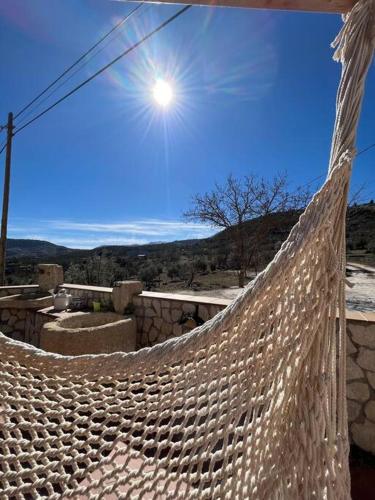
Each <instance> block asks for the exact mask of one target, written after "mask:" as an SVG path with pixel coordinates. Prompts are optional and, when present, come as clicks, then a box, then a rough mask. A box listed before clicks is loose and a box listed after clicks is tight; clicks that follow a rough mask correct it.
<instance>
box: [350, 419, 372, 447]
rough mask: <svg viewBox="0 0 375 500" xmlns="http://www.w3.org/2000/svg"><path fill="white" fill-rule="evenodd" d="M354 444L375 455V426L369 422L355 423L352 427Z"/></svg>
mask: <svg viewBox="0 0 375 500" xmlns="http://www.w3.org/2000/svg"><path fill="white" fill-rule="evenodd" d="M350 430H351V432H352V438H353V441H354V443H355V444H356V445H357V446H359V447H360V448H362V449H363V450H366V451H369V452H370V453H374V454H375V425H374V424H373V423H372V422H370V421H369V420H365V422H364V423H361V424H358V423H356V422H355V423H353V424H352V425H351V427H350Z"/></svg>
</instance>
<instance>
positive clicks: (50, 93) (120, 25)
mask: <svg viewBox="0 0 375 500" xmlns="http://www.w3.org/2000/svg"><path fill="white" fill-rule="evenodd" d="M143 4H144V2H142V3H141V4H140V5H139V6H138V8H139V7H140V6H142V5H143ZM150 7H151V6H150V5H149V6H148V8H150ZM137 10H138V9H137ZM135 11H136V10H135V9H134V10H133V11H132V12H131V13H130V14H129V15H128V16H126V18H124V19H123V20H122V21H121V23H119V24H117V25H116V26H115V28H113V29H111V31H110V32H108V33H107V35H106V36H105V37H103V38H102V39H101V40H100V41H99V42H98V43H96V44H95V45H94V46H93V47H92V49H94V48H95V47H97V46H98V44H99V43H101V42H102V41H103V40H105V39H106V38H107V36H108V35H110V34H111V33H113V32H114V30H115V29H116V30H117V31H118V32H117V33H116V35H115V36H114V37H112V38H110V39H109V40H107V43H105V44H104V45H102V46H101V47H99V48H98V49H97V50H96V51H95V52H93V53H92V54H91V55H90V57H85V56H83V57H84V60H83V62H82V64H80V65H79V66H78V67H77V68H76V70H75V71H73V72H72V73H70V75H67V76H66V78H64V79H63V80H62V81H61V82H60V83H59V85H57V86H55V87H54V88H52V90H51V91H50V92H48V93H47V94H46V95H45V96H44V97H43V99H41V100H39V101H38V102H36V104H35V105H34V106H31V108H30V109H29V110H28V111H27V113H26V114H25V115H24V116H23V117H22V118H21V123H18V124H17V126H18V127H22V125H23V124H24V123H26V121H27V118H28V117H29V116H30V115H33V113H34V112H35V111H36V110H37V109H38V108H40V107H41V106H42V105H43V103H44V102H46V101H47V100H48V99H49V98H50V97H51V96H52V95H53V94H55V93H56V92H57V91H58V90H59V89H61V87H63V86H64V85H66V84H67V83H68V82H69V81H70V80H71V79H72V78H73V77H74V76H75V75H76V74H77V73H79V72H80V71H81V70H82V69H83V68H84V67H85V66H87V64H88V63H89V62H90V61H91V60H92V59H93V58H94V57H96V56H97V55H98V54H100V53H101V52H102V51H103V50H104V49H105V48H106V47H107V46H108V45H109V44H110V43H112V42H113V41H114V40H115V38H117V37H118V36H119V35H120V34H121V31H119V30H118V29H119V28H121V27H123V26H124V24H125V21H127V20H129V18H130V16H131V15H132V14H135ZM87 54H88V53H86V55H87ZM79 60H82V58H79ZM79 60H77V62H78V61H79ZM75 64H76V63H75ZM73 67H74V66H73V65H72V66H70V69H72V68H73ZM68 71H69V70H67V71H66V72H65V74H66V73H67V72H68ZM61 77H63V74H62V75H61ZM56 82H57V81H55V83H56ZM49 88H51V86H50V87H49ZM47 90H48V88H47V89H46V90H45V92H46V91H47ZM45 92H44V93H45ZM41 95H42V94H40V95H39V96H41ZM30 104H31V103H30ZM25 111H26V109H25Z"/></svg>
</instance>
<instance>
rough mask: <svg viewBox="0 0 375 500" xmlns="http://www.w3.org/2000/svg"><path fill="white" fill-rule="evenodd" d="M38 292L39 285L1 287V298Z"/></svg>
mask: <svg viewBox="0 0 375 500" xmlns="http://www.w3.org/2000/svg"><path fill="white" fill-rule="evenodd" d="M38 290H39V285H21V286H19V285H18V286H0V297H8V296H9V295H17V294H20V293H29V292H36V291H38Z"/></svg>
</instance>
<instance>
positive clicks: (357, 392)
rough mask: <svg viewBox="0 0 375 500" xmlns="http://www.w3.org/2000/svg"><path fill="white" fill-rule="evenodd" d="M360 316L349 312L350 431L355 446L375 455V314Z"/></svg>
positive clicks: (348, 394) (348, 373) (348, 385)
mask: <svg viewBox="0 0 375 500" xmlns="http://www.w3.org/2000/svg"><path fill="white" fill-rule="evenodd" d="M359 314H361V316H362V318H360V317H357V318H353V314H352V313H350V312H349V314H348V316H349V318H348V321H347V333H348V338H347V342H348V345H347V399H348V419H349V429H350V435H351V438H352V440H353V442H354V443H355V444H357V445H358V446H359V447H360V448H362V449H364V450H366V451H370V452H371V453H374V454H375V313H359ZM351 316H352V317H351ZM350 317H351V318H350Z"/></svg>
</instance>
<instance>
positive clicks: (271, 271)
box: [0, 0, 375, 500]
mask: <svg viewBox="0 0 375 500" xmlns="http://www.w3.org/2000/svg"><path fill="white" fill-rule="evenodd" d="M373 12H374V0H361V1H360V2H359V3H358V4H356V6H355V7H354V8H353V10H352V12H351V13H350V14H349V15H348V16H347V17H346V19H345V21H346V22H345V24H344V28H343V30H342V31H341V33H340V35H339V37H338V39H337V41H336V43H337V45H338V49H337V52H336V56H337V57H338V58H339V59H340V60H341V61H342V63H343V74H342V80H341V84H340V88H339V93H338V102H337V118H336V125H335V133H334V141H333V147H332V153H331V162H330V173H329V175H328V178H327V180H326V182H325V184H324V185H323V187H322V188H321V190H320V191H319V192H318V193H317V194H316V195H315V196H314V198H313V200H312V202H311V203H310V204H309V206H308V207H307V209H306V211H305V213H304V214H303V215H302V216H301V218H300V220H299V222H298V224H297V225H296V226H295V227H294V228H293V230H292V231H291V234H290V235H289V237H288V239H287V241H286V242H285V243H284V244H283V246H282V247H281V249H280V251H279V252H278V254H277V255H276V257H275V259H274V260H273V262H272V263H271V264H270V265H269V266H268V267H267V268H266V270H265V271H264V272H263V273H261V274H260V275H259V276H258V277H257V279H256V280H254V281H253V282H252V283H251V284H250V285H249V286H248V287H247V288H246V289H245V290H244V292H243V293H242V294H241V295H240V296H239V297H238V299H236V300H235V301H234V302H233V303H232V304H231V305H230V306H229V307H227V308H226V309H225V310H224V311H222V312H221V313H219V314H218V315H217V316H216V317H215V318H213V319H212V320H210V321H208V322H207V323H205V324H204V325H202V326H201V327H199V328H197V329H195V330H193V331H192V332H190V333H189V334H187V335H184V336H182V337H179V338H176V339H172V340H170V341H167V342H165V343H163V344H159V345H157V346H155V347H153V348H146V349H142V350H141V351H138V352H135V353H130V354H124V353H114V354H103V355H95V356H92V355H88V356H78V357H64V356H59V355H56V354H52V353H46V352H43V351H41V350H38V349H36V348H34V347H32V346H29V345H26V344H23V343H21V342H16V341H14V340H11V339H9V338H7V337H5V336H3V335H0V352H1V357H0V452H1V458H0V498H4V499H8V498H12V499H13V498H14V499H34V498H40V497H46V498H49V499H68V498H74V499H85V498H96V499H99V498H100V499H106V500H109V499H117V498H120V499H121V498H123V499H130V498H134V499H155V500H156V499H171V500H172V499H173V500H175V499H179V498H184V499H185V498H188V499H193V498H197V499H222V498H233V499H264V500H266V499H267V500H268V499H314V498H316V499H319V500H320V499H323V498H327V499H335V500H337V499H347V498H349V497H350V493H349V492H350V481H349V471H348V436H347V419H346V407H345V404H346V402H345V401H346V394H345V317H344V293H343V290H344V277H345V276H344V270H345V258H344V240H345V213H346V199H347V191H348V185H349V180H350V173H351V165H352V160H353V156H354V139H355V130H356V127H357V123H358V117H359V111H360V106H361V100H362V95H363V87H364V80H365V76H366V73H367V70H368V66H369V64H370V62H371V56H372V52H373V47H374V25H375V23H374V22H373ZM337 308H338V309H339V311H340V320H339V323H340V325H339V328H338V329H337V328H336V322H337V320H336V314H337Z"/></svg>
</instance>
